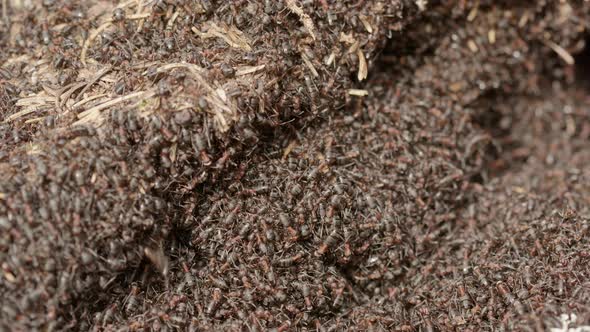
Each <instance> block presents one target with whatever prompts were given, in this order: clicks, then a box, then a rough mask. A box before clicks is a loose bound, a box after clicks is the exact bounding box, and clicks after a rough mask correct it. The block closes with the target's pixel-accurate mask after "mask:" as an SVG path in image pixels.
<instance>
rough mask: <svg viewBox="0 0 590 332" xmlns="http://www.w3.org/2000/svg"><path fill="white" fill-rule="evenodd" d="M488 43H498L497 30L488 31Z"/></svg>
mask: <svg viewBox="0 0 590 332" xmlns="http://www.w3.org/2000/svg"><path fill="white" fill-rule="evenodd" d="M488 41H489V42H490V44H494V43H496V30H494V29H491V30H490V31H488Z"/></svg>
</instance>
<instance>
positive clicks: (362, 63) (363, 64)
mask: <svg viewBox="0 0 590 332" xmlns="http://www.w3.org/2000/svg"><path fill="white" fill-rule="evenodd" d="M356 54H357V56H358V58H359V72H358V75H357V78H358V80H359V81H362V80H364V79H366V78H367V75H368V74H369V69H368V67H367V60H366V59H365V55H364V54H363V52H362V51H361V49H360V48H359V49H358V50H357V51H356Z"/></svg>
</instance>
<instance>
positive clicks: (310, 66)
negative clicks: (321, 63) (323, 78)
mask: <svg viewBox="0 0 590 332" xmlns="http://www.w3.org/2000/svg"><path fill="white" fill-rule="evenodd" d="M301 59H303V62H304V63H305V65H306V66H307V68H309V71H311V73H312V74H313V76H314V77H318V76H320V74H319V73H318V71H317V70H316V69H315V67H314V65H313V63H311V61H310V60H309V58H308V57H307V55H305V53H304V52H301Z"/></svg>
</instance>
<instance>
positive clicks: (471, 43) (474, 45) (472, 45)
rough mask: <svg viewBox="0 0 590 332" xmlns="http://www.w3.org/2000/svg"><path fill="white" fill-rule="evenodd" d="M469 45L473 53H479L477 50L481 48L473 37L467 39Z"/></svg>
mask: <svg viewBox="0 0 590 332" xmlns="http://www.w3.org/2000/svg"><path fill="white" fill-rule="evenodd" d="M467 46H468V47H469V49H470V50H471V52H473V53H477V51H479V48H478V47H477V44H476V43H475V41H474V40H473V39H469V40H468V41H467Z"/></svg>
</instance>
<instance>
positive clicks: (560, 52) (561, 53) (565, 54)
mask: <svg viewBox="0 0 590 332" xmlns="http://www.w3.org/2000/svg"><path fill="white" fill-rule="evenodd" d="M544 43H545V45H547V46H549V47H550V48H551V49H552V50H553V51H554V52H555V53H557V55H559V57H560V58H561V59H562V60H563V61H565V63H567V64H568V65H570V66H571V65H573V64H575V63H576V61H575V60H574V57H573V56H572V55H571V54H570V53H569V52H568V51H566V50H565V49H564V48H563V47H561V46H559V45H557V44H556V43H554V42H552V41H551V40H544Z"/></svg>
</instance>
